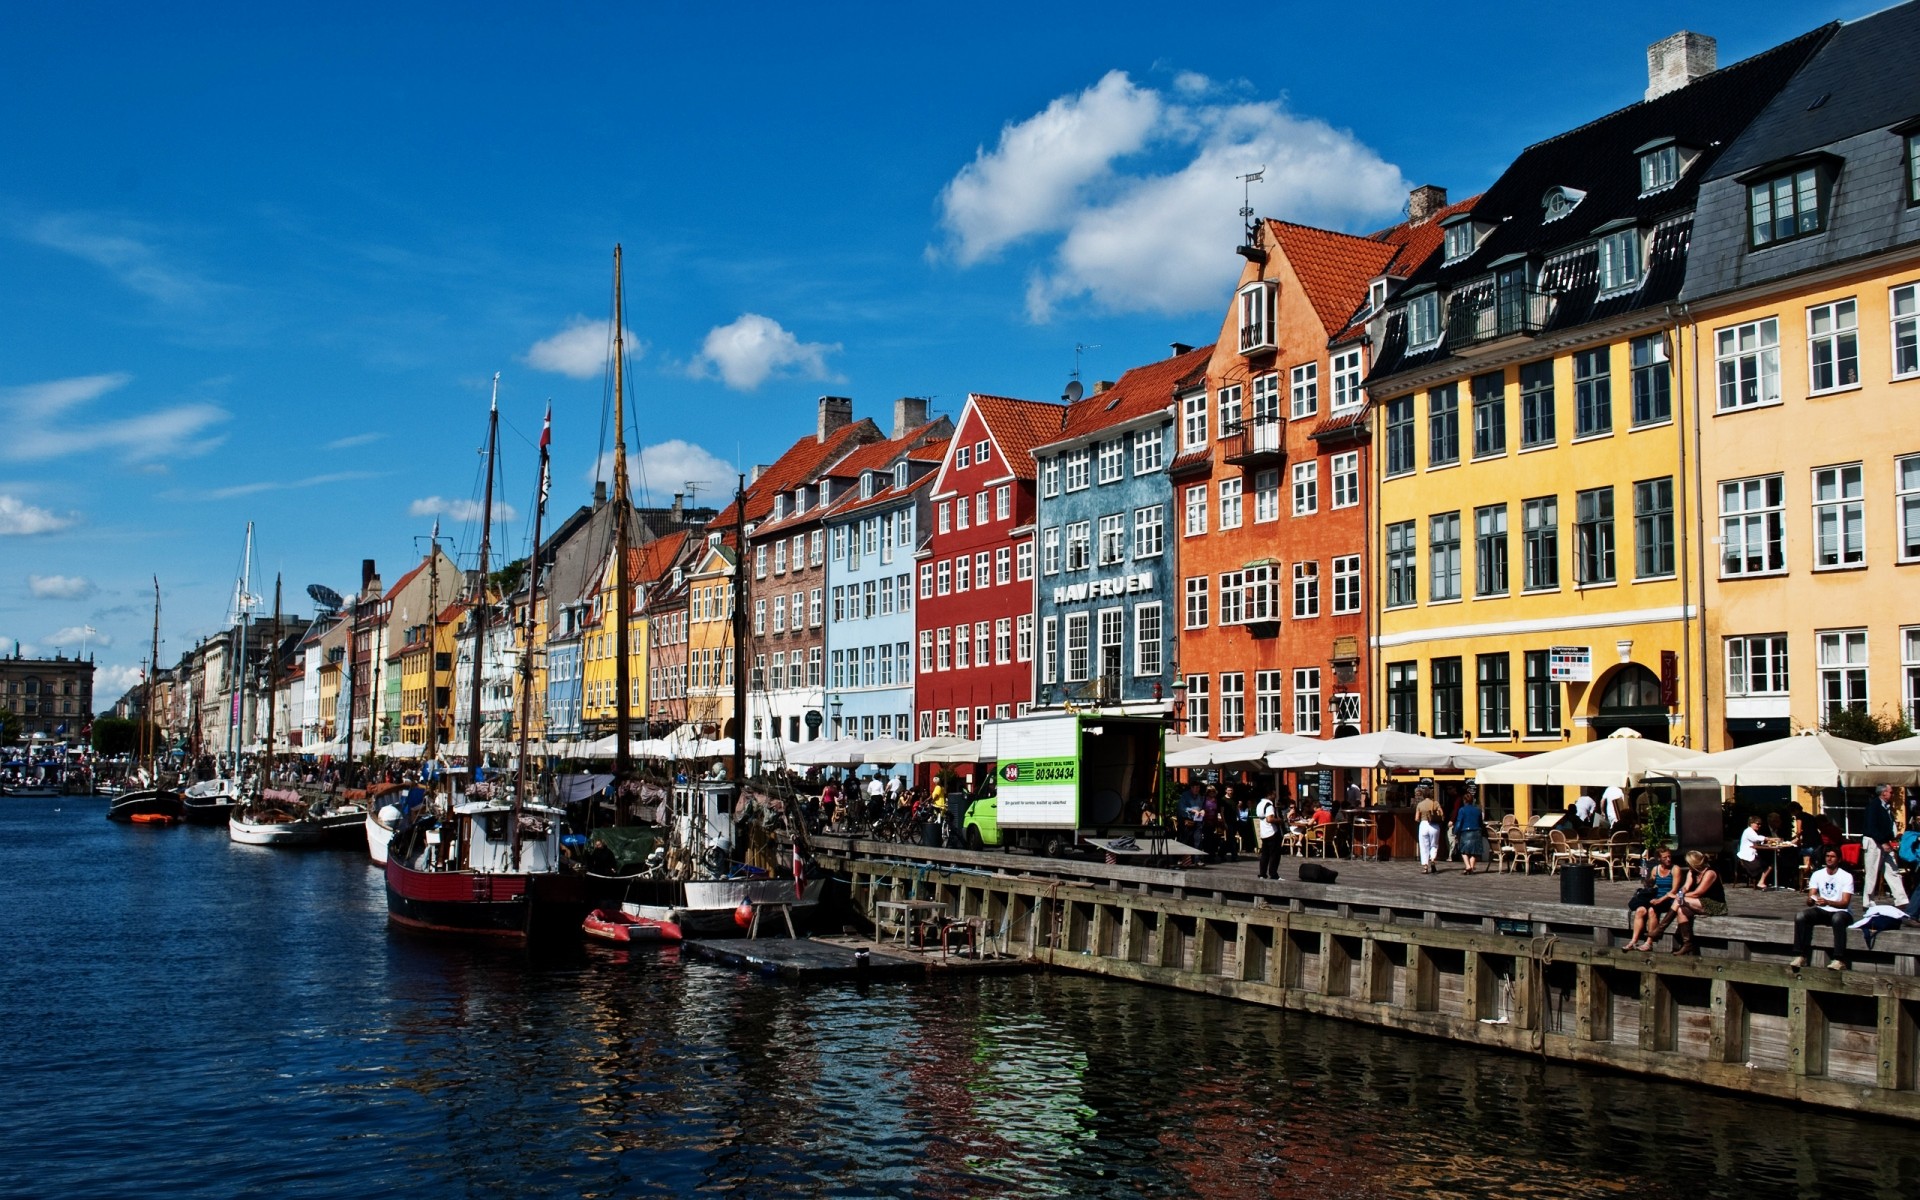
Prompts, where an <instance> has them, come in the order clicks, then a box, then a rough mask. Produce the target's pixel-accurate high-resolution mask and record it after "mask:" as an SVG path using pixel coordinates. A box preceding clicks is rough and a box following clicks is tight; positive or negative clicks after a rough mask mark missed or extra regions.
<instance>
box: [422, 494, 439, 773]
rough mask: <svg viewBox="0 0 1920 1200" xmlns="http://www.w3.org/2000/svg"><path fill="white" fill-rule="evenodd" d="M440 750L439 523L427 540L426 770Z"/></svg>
mask: <svg viewBox="0 0 1920 1200" xmlns="http://www.w3.org/2000/svg"><path fill="white" fill-rule="evenodd" d="M439 749H440V522H439V520H438V519H436V520H435V521H434V523H433V536H432V537H430V538H428V539H427V743H426V747H425V748H424V749H423V750H422V751H421V758H420V764H421V766H422V767H425V766H426V765H427V764H428V763H431V762H432V761H433V760H434V758H435V757H436V755H437V753H438V751H439Z"/></svg>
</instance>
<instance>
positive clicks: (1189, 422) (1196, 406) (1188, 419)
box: [1180, 390, 1207, 450]
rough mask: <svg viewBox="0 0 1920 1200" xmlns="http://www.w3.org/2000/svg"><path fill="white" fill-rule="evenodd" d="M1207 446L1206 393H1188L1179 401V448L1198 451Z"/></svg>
mask: <svg viewBox="0 0 1920 1200" xmlns="http://www.w3.org/2000/svg"><path fill="white" fill-rule="evenodd" d="M1206 444H1207V393H1206V392H1205V391H1204V390H1202V391H1198V392H1192V393H1189V394H1188V395H1187V396H1186V397H1184V398H1183V399H1182V400H1181V401H1180V448H1181V449H1182V450H1200V449H1204V448H1205V447H1206Z"/></svg>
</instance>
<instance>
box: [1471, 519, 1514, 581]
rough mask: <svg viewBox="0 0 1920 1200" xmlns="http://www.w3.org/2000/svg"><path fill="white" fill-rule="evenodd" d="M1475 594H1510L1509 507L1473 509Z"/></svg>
mask: <svg viewBox="0 0 1920 1200" xmlns="http://www.w3.org/2000/svg"><path fill="white" fill-rule="evenodd" d="M1473 594H1474V595H1476V596H1504V595H1506V594H1507V506H1506V505H1504V504H1488V505H1483V506H1482V507H1480V508H1476V509H1474V510H1473Z"/></svg>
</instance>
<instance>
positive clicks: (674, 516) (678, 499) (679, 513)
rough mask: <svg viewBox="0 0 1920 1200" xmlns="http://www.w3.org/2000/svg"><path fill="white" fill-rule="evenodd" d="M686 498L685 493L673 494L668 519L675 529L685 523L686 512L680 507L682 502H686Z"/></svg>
mask: <svg viewBox="0 0 1920 1200" xmlns="http://www.w3.org/2000/svg"><path fill="white" fill-rule="evenodd" d="M686 498H687V494H686V493H685V492H675V493H674V494H673V509H672V512H671V514H670V519H671V520H672V521H673V524H674V526H675V527H676V528H677V527H679V526H681V525H684V524H686V523H687V517H686V510H685V508H684V507H683V505H682V502H683V501H684V500H686Z"/></svg>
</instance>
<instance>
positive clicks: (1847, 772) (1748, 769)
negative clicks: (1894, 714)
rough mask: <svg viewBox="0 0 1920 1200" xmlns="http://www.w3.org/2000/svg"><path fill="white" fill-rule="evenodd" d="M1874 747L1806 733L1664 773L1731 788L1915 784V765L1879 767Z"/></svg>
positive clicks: (1918, 771) (1918, 779) (1919, 775)
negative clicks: (1874, 754) (1699, 779)
mask: <svg viewBox="0 0 1920 1200" xmlns="http://www.w3.org/2000/svg"><path fill="white" fill-rule="evenodd" d="M1874 749H1875V748H1874V747H1873V746H1870V745H1868V744H1867V743H1866V742H1856V741H1854V740H1853V739H1851V738H1843V737H1835V736H1834V735H1832V734H1830V733H1821V732H1819V731H1818V730H1814V729H1808V730H1803V731H1802V732H1800V733H1798V734H1796V735H1794V736H1793V737H1786V738H1779V739H1777V740H1775V741H1771V742H1755V743H1754V744H1753V745H1751V746H1736V747H1734V748H1733V749H1732V750H1722V751H1720V752H1719V753H1717V754H1703V755H1701V756H1700V757H1699V758H1695V759H1689V760H1688V761H1686V762H1684V763H1679V764H1676V765H1675V766H1673V767H1670V768H1668V769H1667V770H1666V771H1664V772H1662V773H1663V774H1671V775H1688V776H1693V777H1695V778H1704V779H1717V780H1719V781H1720V782H1721V783H1725V784H1732V785H1733V786H1735V787H1741V786H1746V787H1807V788H1830V787H1872V786H1874V785H1875V784H1881V783H1891V784H1897V785H1904V786H1912V785H1913V784H1915V783H1920V766H1906V767H1903V766H1889V765H1883V764H1882V763H1881V762H1879V761H1876V760H1875V759H1874V758H1872V757H1870V755H1871V754H1872V752H1873V751H1874Z"/></svg>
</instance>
